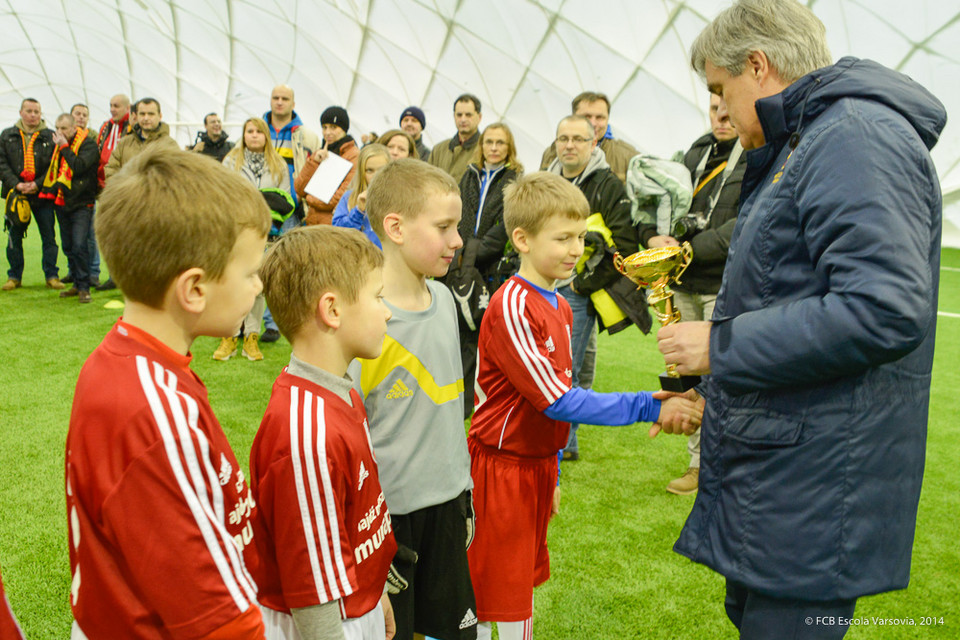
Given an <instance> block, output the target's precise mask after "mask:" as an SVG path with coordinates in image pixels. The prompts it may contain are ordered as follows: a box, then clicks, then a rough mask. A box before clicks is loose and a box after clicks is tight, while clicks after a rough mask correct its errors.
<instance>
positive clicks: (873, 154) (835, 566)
mask: <svg viewBox="0 0 960 640" xmlns="http://www.w3.org/2000/svg"><path fill="white" fill-rule="evenodd" d="M757 112H758V115H759V118H760V122H761V124H762V126H763V132H764V137H765V140H766V144H765V145H764V146H763V147H760V148H758V149H755V150H752V151H749V152H748V159H747V172H746V175H745V176H744V182H743V189H742V192H741V203H742V204H741V208H740V214H739V217H738V219H737V224H736V227H735V229H734V232H733V237H732V240H731V245H730V250H729V256H728V260H727V265H726V269H725V271H724V274H723V284H722V286H721V289H720V293H719V298H718V300H717V305H716V310H715V312H714V325H713V328H712V329H711V334H710V365H711V369H712V375H710V376H707V377H705V379H704V383H703V386H702V389H703V392H704V394H705V396H706V398H707V407H706V411H705V416H704V422H703V429H702V442H701V472H700V491H699V494H698V496H697V499H696V503H695V504H694V507H693V510H692V512H691V514H690V516H689V518H688V520H687V523H686V525H685V526H684V529H683V531H682V532H681V534H680V538H679V540H678V541H677V543H676V546H675V549H676V551H678V552H679V553H681V554H683V555H685V556H687V557H689V558H691V559H693V560H696V561H697V562H701V563H703V564H706V565H708V566H710V567H712V568H713V569H715V570H716V571H718V572H719V573H721V574H723V575H724V576H726V577H727V578H728V579H732V580H734V581H737V582H739V583H742V584H744V585H746V586H747V587H748V588H751V589H753V590H756V591H759V592H761V593H764V594H767V595H770V596H774V597H781V598H795V599H805V600H833V599H846V598H856V597H859V596H863V595H867V594H872V593H879V592H883V591H889V590H892V589H902V588H904V587H906V586H907V582H908V581H909V575H910V555H911V549H912V545H913V536H914V529H915V526H916V514H917V503H918V500H919V496H920V483H921V480H922V477H923V464H924V448H925V443H926V429H927V413H928V408H929V395H930V371H931V365H932V362H933V348H934V335H935V332H936V309H937V286H938V280H939V278H938V273H939V267H940V264H939V263H940V232H941V196H940V187H939V181H938V179H937V173H936V170H935V169H934V166H933V162H932V161H931V159H930V154H929V149H931V148H932V147H933V146H934V144H935V143H936V141H937V138H938V136H939V134H940V131H941V130H942V129H943V127H944V124H945V123H946V112H945V111H944V108H943V105H942V104H941V103H940V102H939V101H938V100H937V99H936V98H935V97H934V96H933V95H931V94H930V93H929V92H928V91H926V90H925V89H924V88H923V87H921V86H920V85H918V84H916V83H915V82H913V81H912V80H910V79H909V78H907V77H906V76H904V75H902V74H899V73H896V72H894V71H891V70H889V69H886V68H884V67H882V66H880V65H879V64H876V63H874V62H871V61H867V60H858V59H855V58H843V59H842V60H840V61H839V62H838V63H837V64H835V65H833V66H830V67H825V68H823V69H820V70H818V71H816V72H813V73H811V74H808V75H807V76H804V77H803V78H801V79H800V80H798V81H797V82H795V83H793V84H792V85H790V86H789V87H787V88H786V89H785V90H784V91H783V92H781V93H779V94H777V95H774V96H771V97H768V98H765V99H762V100H759V101H758V102H757ZM791 138H793V142H794V143H795V147H796V148H793V149H792V148H791V145H790V141H791Z"/></svg>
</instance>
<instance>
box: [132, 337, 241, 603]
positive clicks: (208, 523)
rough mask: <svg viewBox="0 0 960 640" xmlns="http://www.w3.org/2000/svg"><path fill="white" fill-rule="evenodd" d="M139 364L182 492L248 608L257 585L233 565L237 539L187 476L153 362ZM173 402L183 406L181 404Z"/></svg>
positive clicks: (189, 450) (188, 449) (187, 445)
mask: <svg viewBox="0 0 960 640" xmlns="http://www.w3.org/2000/svg"><path fill="white" fill-rule="evenodd" d="M136 363H137V374H138V377H139V379H140V386H141V388H142V389H143V393H144V396H145V397H146V399H147V402H148V404H149V405H150V411H151V413H152V414H153V417H154V420H155V421H156V424H157V429H158V431H159V432H160V437H161V439H162V441H163V446H164V450H165V451H166V454H167V460H168V461H169V463H170V468H171V469H172V470H173V475H174V477H175V478H176V481H177V484H178V486H179V487H180V491H181V492H182V493H183V497H184V501H185V502H186V503H187V507H188V508H189V509H190V512H191V513H192V514H193V518H194V521H195V522H196V524H197V528H198V529H199V530H200V534H201V536H202V537H203V540H204V542H205V543H206V545H207V550H208V551H209V553H210V556H211V558H212V559H213V562H214V564H215V565H216V567H217V570H218V571H219V573H220V577H221V579H222V580H223V583H224V586H226V588H227V591H228V592H229V593H230V595H231V597H232V598H233V600H234V603H235V604H236V605H237V608H239V609H240V611H246V610H247V609H248V608H249V606H250V603H251V601H253V600H255V598H256V588H255V587H254V588H253V589H250V585H247V584H245V579H244V577H242V576H241V575H238V574H239V572H236V571H234V569H233V567H231V562H230V561H229V560H228V559H227V558H226V556H225V555H224V548H226V549H228V550H229V549H233V551H234V552H236V551H237V548H236V545H235V544H234V543H233V539H232V538H231V536H230V534H229V533H228V532H227V530H226V528H225V527H224V525H223V522H222V521H221V522H217V521H216V520H215V519H214V518H213V517H212V516H213V513H212V509H211V508H210V506H209V504H204V503H206V495H205V494H206V491H204V492H203V493H204V496H203V499H201V496H200V495H199V494H198V493H197V491H196V490H195V488H194V486H193V485H192V484H191V483H190V481H189V479H188V478H187V474H186V472H185V471H184V468H183V463H182V461H181V460H180V455H181V451H180V449H179V448H178V442H177V439H176V438H175V437H174V435H173V430H172V429H171V426H170V420H169V418H170V416H168V415H167V411H166V409H165V408H164V406H163V402H162V401H161V400H160V394H159V393H158V392H157V388H156V386H155V384H154V380H153V378H152V377H151V375H150V365H149V364H148V362H147V359H146V358H145V357H144V356H137V357H136ZM155 368H156V370H157V375H158V378H159V377H162V372H163V369H162V367H160V366H159V365H158V364H156V365H155ZM173 383H174V384H176V376H174V377H173ZM173 404H174V405H177V406H179V403H173ZM171 408H172V407H171ZM173 413H174V415H173V418H174V421H175V422H176V421H177V419H178V417H179V418H181V419H182V418H183V413H182V410H179V411H173ZM178 414H179V415H178ZM180 426H181V425H178V432H179V431H180ZM183 440H185V441H183ZM183 440H182V441H181V442H180V445H181V446H183V448H184V450H183V452H182V454H183V457H184V459H187V460H189V459H190V457H195V456H196V451H194V449H193V443H192V441H191V439H190V437H189V434H188V435H187V436H186V438H184V439H183ZM194 462H195V461H194ZM219 487H220V484H219V482H218V483H217V488H218V489H219ZM222 541H225V542H226V544H224V545H222V546H221V543H222Z"/></svg>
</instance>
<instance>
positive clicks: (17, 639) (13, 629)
mask: <svg viewBox="0 0 960 640" xmlns="http://www.w3.org/2000/svg"><path fill="white" fill-rule="evenodd" d="M0 640H23V630H22V629H21V628H20V625H19V624H17V618H16V616H14V615H13V610H11V609H10V602H9V601H8V600H7V596H6V594H5V593H4V592H3V581H2V580H0Z"/></svg>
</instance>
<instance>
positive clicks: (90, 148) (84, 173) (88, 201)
mask: <svg viewBox="0 0 960 640" xmlns="http://www.w3.org/2000/svg"><path fill="white" fill-rule="evenodd" d="M71 142H72V141H71ZM60 155H61V156H62V157H63V159H64V160H65V161H66V163H67V166H69V167H70V170H71V171H73V179H72V180H71V183H70V190H69V191H67V192H66V193H65V194H64V197H63V200H64V205H63V208H64V210H66V211H73V210H75V209H79V208H80V207H92V206H93V204H94V202H96V200H97V169H98V168H99V167H100V148H99V147H98V146H97V139H96V136H95V135H94V134H93V132H91V133H90V134H89V135H88V136H87V138H86V140H84V141H83V142H81V143H80V148H79V149H77V153H74V152H73V150H72V149H71V148H70V147H64V148H63V149H61V150H60ZM42 181H43V180H42V178H41V182H42Z"/></svg>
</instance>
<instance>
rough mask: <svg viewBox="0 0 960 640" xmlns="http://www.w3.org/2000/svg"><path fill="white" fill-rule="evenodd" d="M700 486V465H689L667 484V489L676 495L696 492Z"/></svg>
mask: <svg viewBox="0 0 960 640" xmlns="http://www.w3.org/2000/svg"><path fill="white" fill-rule="evenodd" d="M699 486H700V467H689V468H688V469H687V470H686V471H685V472H684V474H683V475H682V476H680V477H679V478H677V479H676V480H673V481H672V482H670V484H668V485H667V491H669V492H670V493H675V494H676V495H678V496H688V495H690V494H691V493H696V492H697V488H698V487H699Z"/></svg>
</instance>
